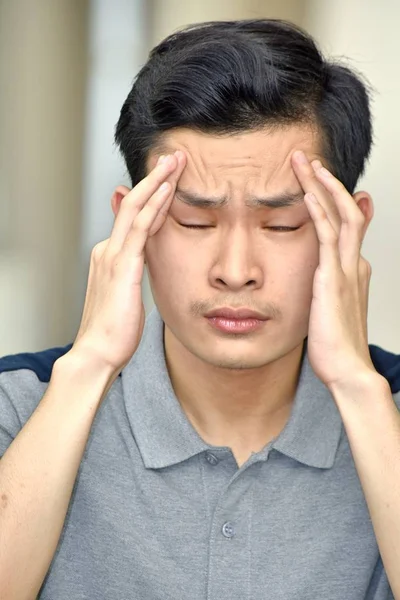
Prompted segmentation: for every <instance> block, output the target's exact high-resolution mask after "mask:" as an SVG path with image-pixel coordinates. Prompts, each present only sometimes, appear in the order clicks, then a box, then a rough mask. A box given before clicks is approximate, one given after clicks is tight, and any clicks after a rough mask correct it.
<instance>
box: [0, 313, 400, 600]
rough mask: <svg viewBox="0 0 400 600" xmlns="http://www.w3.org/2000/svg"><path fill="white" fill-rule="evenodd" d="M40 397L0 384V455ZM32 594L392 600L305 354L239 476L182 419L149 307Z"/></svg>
mask: <svg viewBox="0 0 400 600" xmlns="http://www.w3.org/2000/svg"><path fill="white" fill-rule="evenodd" d="M46 386H47V383H46V382H43V381H40V380H39V379H38V377H37V374H36V373H35V372H34V370H32V369H27V368H26V369H21V368H17V367H16V368H15V369H8V370H7V372H3V373H1V374H0V453H1V454H2V453H4V451H5V450H6V448H7V447H8V445H9V444H10V443H11V441H12V439H13V438H14V437H15V436H16V435H17V433H18V431H19V430H20V429H21V427H22V426H23V425H24V423H25V422H26V421H27V419H28V418H29V416H30V414H31V413H32V412H33V410H34V409H35V407H36V406H37V404H38V402H39V401H40V399H41V397H42V395H43V393H44V391H45V389H46ZM395 400H396V402H397V403H399V404H400V398H399V397H398V396H397V395H396V396H395ZM0 581H1V574H0ZM0 591H1V588H0ZM0 597H1V593H0ZM39 597H40V598H41V599H42V600H79V599H90V600H106V599H107V600H117V599H121V600H180V599H182V600H183V599H185V600H186V599H187V600H205V599H207V600H250V599H251V600H266V599H273V600H289V599H293V600H316V599H318V600H319V599H323V600H389V599H393V595H392V594H391V591H390V588H389V584H388V580H387V576H386V574H385V571H384V568H383V565H382V561H381V558H380V554H379V550H378V546H377V543H376V538H375V536H374V531H373V528H372V524H371V519H370V516H369V513H368V509H367V506H366V502H365V499H364V495H363V492H362V489H361V485H360V481H359V478H358V475H357V472H356V469H355V466H354V462H353V459H352V455H351V452H350V448H349V443H348V440H347V437H346V433H345V431H344V428H343V425H342V421H341V418H340V415H339V412H338V410H337V408H336V405H335V403H334V401H333V399H332V397H331V396H330V394H329V392H328V390H327V389H326V387H325V386H324V385H323V384H322V383H321V382H320V381H319V380H318V379H317V378H316V377H315V375H314V373H313V371H312V369H311V367H310V365H309V362H308V360H307V355H306V354H305V357H304V360H303V363H302V370H301V377H300V382H299V386H298V389H297V393H296V397H295V401H294V405H293V408H292V412H291V416H290V418H289V421H288V422H287V424H286V426H285V428H284V429H283V431H282V432H281V433H280V435H278V436H277V437H276V438H275V439H274V440H273V441H272V442H271V443H269V444H268V445H267V446H266V447H265V448H264V449H263V450H262V451H261V452H259V453H257V454H253V455H252V456H251V458H250V459H249V460H248V461H247V463H245V464H244V465H243V466H242V467H241V468H240V469H239V468H238V467H237V464H236V462H235V459H234V457H233V455H232V452H231V450H230V449H229V448H225V447H213V446H209V445H208V444H206V443H205V442H204V441H203V440H202V439H201V438H200V437H199V435H198V434H197V433H196V431H195V430H194V429H193V427H192V426H191V424H190V423H189V421H188V419H187V418H186V416H185V414H184V412H183V411H182V409H181V407H180V404H179V402H178V401H177V399H176V397H175V395H174V392H173V389H172V386H171V382H170V379H169V376H168V372H167V369H166V364H165V357H164V349H163V323H162V320H161V318H160V315H159V313H158V312H157V310H153V312H152V313H151V315H150V316H149V317H148V319H147V321H146V327H145V332H144V336H143V339H142V342H141V344H140V347H139V349H138V351H137V352H136V354H135V356H134V357H133V359H132V360H131V361H130V363H129V364H128V366H127V367H126V368H125V369H124V370H123V372H122V376H121V377H119V378H118V379H117V381H116V382H115V383H114V385H113V387H112V388H111V390H110V392H109V393H108V395H107V397H106V398H105V400H104V403H103V404H102V406H101V408H100V410H99V412H98V414H97V416H96V419H95V422H94V424H93V427H92V430H91V435H90V439H89V442H88V444H87V447H86V451H85V454H84V458H83V460H82V463H81V466H80V469H79V473H78V477H77V480H76V484H75V488H74V492H73V496H72V500H71V503H70V506H69V510H68V515H67V518H66V521H65V525H64V529H63V532H62V536H61V539H60V543H59V545H58V549H57V552H56V554H55V557H54V560H53V562H52V564H51V566H50V569H49V572H48V575H47V577H46V579H45V582H44V584H43V587H42V590H41V593H40V596H39Z"/></svg>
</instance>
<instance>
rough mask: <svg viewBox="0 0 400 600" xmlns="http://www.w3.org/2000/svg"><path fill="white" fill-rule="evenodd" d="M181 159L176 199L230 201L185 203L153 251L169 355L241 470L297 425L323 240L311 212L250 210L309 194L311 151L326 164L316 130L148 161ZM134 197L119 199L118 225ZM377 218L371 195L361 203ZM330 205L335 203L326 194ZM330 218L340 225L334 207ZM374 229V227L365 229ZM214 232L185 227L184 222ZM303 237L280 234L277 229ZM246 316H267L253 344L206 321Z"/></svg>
mask: <svg viewBox="0 0 400 600" xmlns="http://www.w3.org/2000/svg"><path fill="white" fill-rule="evenodd" d="M176 150H181V151H182V152H183V153H184V155H185V157H186V167H185V169H184V170H183V173H182V175H181V177H180V179H179V182H178V186H177V189H178V190H184V191H187V192H191V193H196V194H198V195H201V196H204V197H213V196H227V197H228V198H229V201H228V203H227V205H226V206H223V207H220V208H216V209H215V208H212V209H211V208H197V207H196V208H195V207H190V206H187V205H186V204H184V203H183V202H182V201H181V200H180V199H179V191H178V193H176V194H175V196H174V199H173V201H172V204H171V207H170V210H169V213H168V216H167V218H166V221H165V223H164V225H163V226H162V227H161V229H160V230H159V231H158V232H157V233H156V234H155V235H153V236H152V237H150V238H149V239H148V241H147V244H146V250H145V257H146V263H147V268H148V273H149V278H150V283H151V289H152V292H153V296H154V300H155V303H156V305H157V307H158V309H159V311H160V314H161V316H162V318H163V320H164V322H165V337H164V341H165V353H166V360H167V366H168V370H169V374H170V377H171V381H172V385H173V387H174V390H175V393H176V396H177V398H178V400H179V402H180V403H181V405H182V408H183V410H184V411H185V413H186V415H187V416H188V418H189V420H190V421H191V423H192V425H193V427H194V428H195V429H196V430H197V432H198V433H199V434H200V435H201V437H202V438H203V439H204V440H205V441H206V442H208V443H210V444H212V445H215V446H228V447H230V448H231V449H232V451H233V453H234V455H235V457H236V460H237V463H238V465H240V464H243V462H245V461H246V460H247V458H248V457H249V455H250V454H251V452H257V451H259V450H261V449H262V448H263V447H264V446H265V444H266V443H268V441H270V440H271V439H272V438H273V437H276V436H277V435H278V434H279V432H280V431H281V430H282V429H283V427H284V425H285V423H286V422H287V420H288V418H289V416H290V412H291V408H292V405H293V400H294V395H295V391H296V387H297V381H298V376H299V370H300V365H301V355H302V350H303V345H304V339H305V338H306V336H307V334H308V326H309V315H310V307H311V301H312V290H313V279H314V274H315V270H316V268H317V266H318V262H319V242H318V238H317V235H316V231H315V226H314V223H313V220H312V218H311V216H310V213H309V211H308V208H307V205H306V203H305V202H304V201H303V202H301V203H298V204H297V205H295V206H291V207H286V208H279V209H271V208H264V207H262V208H251V207H248V206H246V199H247V198H248V197H249V196H261V197H265V196H273V195H277V194H281V193H283V192H289V193H292V194H304V189H303V188H302V186H301V184H300V181H299V178H298V177H297V176H296V173H295V169H294V165H293V154H294V152H295V151H296V150H302V151H303V152H304V153H305V155H306V156H307V158H308V159H309V161H313V160H315V159H318V160H320V161H321V162H322V163H324V157H323V156H322V154H321V151H320V143H319V138H318V135H317V132H316V131H315V130H313V129H312V128H311V127H304V126H303V127H300V126H291V127H287V128H285V129H282V128H281V129H275V130H272V131H271V130H269V131H268V130H264V131H258V132H246V133H243V134H240V135H234V136H229V137H227V136H225V137H217V136H211V135H206V134H201V133H198V132H194V131H191V130H188V129H180V130H174V131H173V132H168V133H167V134H166V135H165V136H164V137H163V139H162V143H161V144H160V145H159V146H158V147H157V150H154V151H153V152H152V153H151V155H150V156H149V160H148V169H149V170H150V169H152V168H153V167H154V165H155V164H156V161H157V159H158V157H159V155H160V154H167V153H172V152H174V151H176ZM128 192H129V190H128V188H124V187H123V186H119V187H118V188H117V189H116V191H115V193H114V195H113V198H112V208H113V211H114V214H115V215H116V214H117V213H118V210H119V206H120V203H121V201H122V199H123V197H124V196H125V195H126V194H127V193H128ZM354 199H355V200H356V202H357V203H358V202H360V201H361V203H360V206H361V207H362V210H363V212H364V213H368V214H369V215H370V217H371V218H372V209H371V205H372V204H371V202H372V201H371V200H370V197H369V196H368V194H366V193H365V192H362V193H358V194H356V195H354ZM325 201H326V202H328V203H329V202H330V199H329V198H327V197H326V195H325ZM329 210H330V214H331V215H333V217H331V218H333V220H335V219H336V218H337V219H338V213H337V209H336V206H335V203H334V202H333V201H332V202H330V206H329ZM369 220H370V219H367V224H366V227H367V226H368V222H369ZM182 223H183V224H199V225H209V226H210V227H209V228H207V229H200V230H196V229H187V228H185V227H182V225H181V224H182ZM277 226H285V227H298V229H297V230H296V231H290V232H278V231H274V230H272V229H271V227H277ZM224 306H229V307H235V308H238V307H247V308H250V309H253V310H257V311H259V312H261V313H262V314H263V315H265V316H266V317H268V318H269V320H268V321H267V322H266V323H265V324H264V326H263V327H262V328H261V329H260V330H258V331H255V332H252V333H247V334H241V335H238V334H226V333H221V332H218V331H216V330H214V329H213V328H211V327H210V325H209V323H208V322H207V320H206V319H205V317H204V314H205V313H207V312H208V311H210V310H212V309H213V308H217V307H224Z"/></svg>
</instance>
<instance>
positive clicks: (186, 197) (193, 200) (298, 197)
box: [175, 189, 304, 208]
mask: <svg viewBox="0 0 400 600" xmlns="http://www.w3.org/2000/svg"><path fill="white" fill-rule="evenodd" d="M175 196H176V198H177V199H178V200H180V201H181V202H183V203H184V204H187V205H189V206H193V207H195V208H221V207H223V206H226V205H227V204H228V203H229V199H228V198H227V196H218V197H217V196H215V197H211V198H205V197H204V196H200V195H199V194H195V193H193V192H187V191H185V190H180V189H177V190H176V192H175ZM302 202H304V193H302V192H298V193H297V194H290V193H283V194H277V195H275V196H267V197H258V196H253V197H251V198H249V199H248V200H247V201H246V206H248V207H249V208H287V207H289V206H295V205H297V204H301V203H302Z"/></svg>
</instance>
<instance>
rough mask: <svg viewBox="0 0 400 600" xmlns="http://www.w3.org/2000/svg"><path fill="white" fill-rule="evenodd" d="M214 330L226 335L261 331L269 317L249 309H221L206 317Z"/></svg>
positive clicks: (211, 312)
mask: <svg viewBox="0 0 400 600" xmlns="http://www.w3.org/2000/svg"><path fill="white" fill-rule="evenodd" d="M205 317H206V319H207V321H208V323H209V324H210V325H211V327H213V328H214V329H217V330H219V331H223V332H225V333H236V334H237V333H250V332H251V331H256V330H258V329H261V328H262V327H263V326H264V325H265V323H266V322H267V321H268V320H269V319H268V317H266V316H265V315H262V314H261V313H258V312H256V311H253V310H250V309H247V308H239V309H233V308H220V309H216V310H214V311H210V312H209V313H207V314H206V315H205Z"/></svg>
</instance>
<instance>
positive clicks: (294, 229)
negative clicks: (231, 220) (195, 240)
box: [179, 223, 300, 233]
mask: <svg viewBox="0 0 400 600" xmlns="http://www.w3.org/2000/svg"><path fill="white" fill-rule="evenodd" d="M179 225H181V227H185V228H186V229H211V228H212V227H213V225H187V224H185V223H179ZM264 229H269V230H271V231H278V232H282V233H283V232H289V231H296V230H297V229H300V227H286V226H283V225H282V226H275V227H264Z"/></svg>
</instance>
